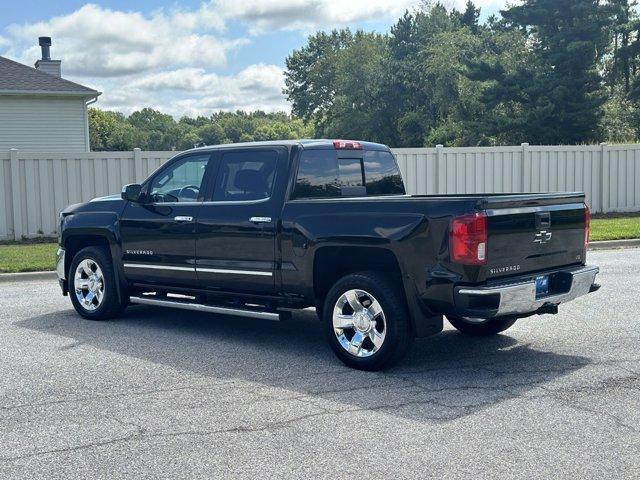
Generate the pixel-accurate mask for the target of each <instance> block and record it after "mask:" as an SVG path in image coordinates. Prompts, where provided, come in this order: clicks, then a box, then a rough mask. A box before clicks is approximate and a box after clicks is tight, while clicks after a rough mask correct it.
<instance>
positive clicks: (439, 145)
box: [436, 143, 444, 148]
mask: <svg viewBox="0 0 640 480" xmlns="http://www.w3.org/2000/svg"><path fill="white" fill-rule="evenodd" d="M436 148H444V145H442V144H441V143H439V144H437V145H436Z"/></svg>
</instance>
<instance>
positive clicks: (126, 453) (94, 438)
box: [0, 249, 640, 479]
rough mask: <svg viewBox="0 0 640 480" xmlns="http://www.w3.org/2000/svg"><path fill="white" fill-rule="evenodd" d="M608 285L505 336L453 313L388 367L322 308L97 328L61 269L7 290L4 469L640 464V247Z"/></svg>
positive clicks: (464, 468) (321, 474) (620, 263)
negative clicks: (359, 357)
mask: <svg viewBox="0 0 640 480" xmlns="http://www.w3.org/2000/svg"><path fill="white" fill-rule="evenodd" d="M589 263H593V264H597V265H599V266H600V267H601V274H600V276H599V277H598V281H599V282H600V283H602V285H603V287H602V289H601V290H600V291H599V292H597V293H594V294H592V295H589V296H587V297H583V298H581V299H578V300H576V301H575V302H573V303H571V304H568V305H565V306H562V307H561V309H560V314H559V315H556V316H551V315H545V316H538V317H531V318H529V319H524V320H521V321H519V322H518V323H516V325H515V326H514V327H512V328H511V329H509V330H507V331H506V332H505V333H504V334H503V335H499V336H496V337H493V338H484V339H477V338H468V337H465V336H463V335H461V334H459V333H457V332H456V331H455V330H453V329H452V328H451V327H450V326H449V325H448V324H447V326H446V327H445V331H444V332H442V333H441V334H439V335H437V336H434V337H431V338H427V339H422V340H419V341H417V342H416V344H415V346H414V348H413V350H412V351H411V353H410V354H409V356H408V357H407V358H406V359H405V360H404V361H403V362H402V363H401V364H400V365H398V366H397V367H394V368H393V369H391V370H388V371H386V372H383V373H365V372H358V371H354V370H350V369H348V368H346V367H344V366H342V364H340V363H339V362H338V361H337V359H335V358H334V356H333V354H332V353H331V351H330V350H329V347H328V345H327V344H326V342H325V340H324V338H323V335H322V331H321V328H320V324H319V322H318V321H317V320H316V318H315V315H314V314H313V312H309V311H305V312H301V313H300V314H297V315H295V316H294V318H293V319H291V320H286V321H282V322H270V321H264V320H252V319H241V318H231V317H221V316H215V315H209V314H199V313H195V312H184V311H177V310H168V309H160V308H152V307H143V306H136V307H131V308H129V309H128V310H127V311H126V313H125V315H124V316H123V317H122V318H121V319H118V320H115V321H111V322H89V321H86V320H83V319H81V318H80V317H79V316H77V315H76V314H75V312H74V311H73V309H72V308H71V304H70V302H69V299H68V298H64V297H62V296H61V295H60V292H59V288H58V286H57V284H56V283H55V281H51V280H47V281H33V282H31V281H29V282H24V281H23V282H19V283H11V282H9V283H3V284H1V285H0V478H2V479H14V478H25V479H27V478H28V479H39V478H43V479H44V478H46V479H52V478H74V479H77V478H135V479H146V478H203V479H205V478H206V479H214V478H225V479H228V478H350V477H351V478H361V479H364V478H376V479H377V478H393V479H399V478H419V479H424V478H439V479H441V478H471V477H474V478H494V477H495V478H501V479H505V478H523V479H525V478H526V479H529V478H593V479H602V478H616V479H623V478H638V472H639V471H640V380H639V374H640V348H639V347H640V249H628V250H612V251H598V252H590V254H589Z"/></svg>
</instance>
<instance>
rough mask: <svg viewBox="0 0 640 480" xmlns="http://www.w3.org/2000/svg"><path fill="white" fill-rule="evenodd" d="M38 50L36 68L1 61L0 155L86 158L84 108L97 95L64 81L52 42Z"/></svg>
mask: <svg viewBox="0 0 640 480" xmlns="http://www.w3.org/2000/svg"><path fill="white" fill-rule="evenodd" d="M39 44H40V47H41V49H42V58H41V59H40V60H38V61H37V62H36V63H35V68H31V67H28V66H26V65H23V64H21V63H18V62H14V61H13V60H9V59H8V58H4V57H0V150H9V149H11V148H17V149H19V150H28V151H39V152H51V153H53V152H88V151H89V122H88V115H87V105H89V104H91V103H93V102H95V101H96V100H97V98H98V95H100V92H98V91H96V90H93V89H91V88H87V87H84V86H82V85H79V84H77V83H74V82H70V81H69V80H65V79H64V78H62V77H61V69H60V66H61V65H60V64H61V61H60V60H51V57H50V55H49V47H50V46H51V38H49V37H40V38H39Z"/></svg>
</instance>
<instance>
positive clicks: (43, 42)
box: [38, 37, 51, 60]
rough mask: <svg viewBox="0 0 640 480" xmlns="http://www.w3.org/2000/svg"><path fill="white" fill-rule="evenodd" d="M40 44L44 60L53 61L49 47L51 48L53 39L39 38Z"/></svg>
mask: <svg viewBox="0 0 640 480" xmlns="http://www.w3.org/2000/svg"><path fill="white" fill-rule="evenodd" d="M38 44H39V45H40V49H41V50H42V60H51V53H50V51H49V47H51V37H38Z"/></svg>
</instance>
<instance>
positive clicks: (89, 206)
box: [62, 195, 126, 216]
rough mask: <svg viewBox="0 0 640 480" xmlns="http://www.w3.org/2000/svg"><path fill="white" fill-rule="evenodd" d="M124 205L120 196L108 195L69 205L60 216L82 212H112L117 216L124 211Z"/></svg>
mask: <svg viewBox="0 0 640 480" xmlns="http://www.w3.org/2000/svg"><path fill="white" fill-rule="evenodd" d="M125 204H126V202H125V201H124V200H123V199H122V198H121V197H120V195H108V196H106V197H98V198H94V199H93V200H89V201H88V202H84V203H76V204H73V205H69V206H68V207H67V208H65V209H64V210H63V211H62V216H67V215H73V214H75V213H83V212H114V213H118V214H119V213H121V212H122V210H123V209H124V206H125Z"/></svg>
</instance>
